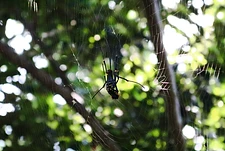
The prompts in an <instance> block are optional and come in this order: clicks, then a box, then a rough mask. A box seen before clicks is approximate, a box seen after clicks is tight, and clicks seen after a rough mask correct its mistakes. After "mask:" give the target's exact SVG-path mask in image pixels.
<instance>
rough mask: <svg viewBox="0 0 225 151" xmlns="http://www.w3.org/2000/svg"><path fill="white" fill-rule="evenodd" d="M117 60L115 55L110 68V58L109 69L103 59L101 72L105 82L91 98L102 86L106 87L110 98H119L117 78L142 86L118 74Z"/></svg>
mask: <svg viewBox="0 0 225 151" xmlns="http://www.w3.org/2000/svg"><path fill="white" fill-rule="evenodd" d="M117 62H118V56H116V59H115V69H114V70H112V69H111V60H110V69H107V67H106V63H105V60H103V63H102V69H103V72H104V74H106V75H104V80H105V83H104V84H103V86H102V87H101V88H100V89H99V90H98V91H97V92H96V93H95V94H94V95H93V97H92V99H93V98H94V97H95V96H96V95H97V94H98V93H99V92H100V91H101V90H102V89H103V88H104V87H106V90H107V92H108V93H109V94H110V95H111V97H112V99H118V98H119V90H118V88H117V85H116V84H117V83H118V81H119V79H123V80H125V81H127V82H133V83H136V84H138V85H139V86H141V87H142V88H144V86H143V85H141V84H140V83H138V82H135V81H132V80H128V79H126V78H123V77H121V76H119V70H118V69H117V65H116V64H117Z"/></svg>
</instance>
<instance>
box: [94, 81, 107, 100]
mask: <svg viewBox="0 0 225 151" xmlns="http://www.w3.org/2000/svg"><path fill="white" fill-rule="evenodd" d="M105 84H106V82H105V83H104V85H103V86H102V87H101V88H100V89H99V90H98V91H97V92H96V93H95V94H94V95H93V96H92V99H94V97H95V96H96V95H97V94H98V93H99V92H100V91H101V90H102V89H103V88H104V87H105Z"/></svg>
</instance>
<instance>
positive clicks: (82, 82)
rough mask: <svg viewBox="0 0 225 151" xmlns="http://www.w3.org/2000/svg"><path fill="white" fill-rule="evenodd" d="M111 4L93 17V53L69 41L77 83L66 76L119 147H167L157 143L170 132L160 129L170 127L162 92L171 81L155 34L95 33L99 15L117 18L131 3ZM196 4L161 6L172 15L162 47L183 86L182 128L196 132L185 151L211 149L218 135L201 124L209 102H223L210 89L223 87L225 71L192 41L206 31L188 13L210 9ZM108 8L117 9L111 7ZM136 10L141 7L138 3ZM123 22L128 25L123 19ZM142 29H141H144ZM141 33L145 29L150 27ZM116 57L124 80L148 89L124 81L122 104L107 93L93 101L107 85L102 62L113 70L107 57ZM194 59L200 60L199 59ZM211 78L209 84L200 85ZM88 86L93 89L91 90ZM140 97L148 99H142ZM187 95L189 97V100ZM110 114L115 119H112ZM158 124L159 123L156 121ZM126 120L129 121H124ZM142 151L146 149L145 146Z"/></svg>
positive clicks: (117, 30)
mask: <svg viewBox="0 0 225 151" xmlns="http://www.w3.org/2000/svg"><path fill="white" fill-rule="evenodd" d="M113 2H114V1H110V2H108V8H107V7H106V6H107V5H103V4H102V5H100V7H99V10H98V11H93V12H92V13H93V14H94V15H93V17H92V18H94V21H93V22H94V23H93V31H92V37H91V39H92V40H93V39H94V41H95V42H94V43H93V42H90V41H91V40H90V39H89V45H90V47H89V48H83V46H84V45H86V44H87V43H86V42H83V43H79V44H76V41H71V45H70V50H71V54H72V56H73V63H74V66H76V67H77V68H76V70H75V73H74V74H75V77H76V78H74V76H71V75H68V77H69V79H70V80H71V81H73V82H71V84H72V85H74V88H75V92H76V93H77V94H79V95H80V96H81V97H82V98H84V99H83V101H84V100H85V102H83V103H84V105H85V107H86V108H87V109H88V110H89V111H90V112H94V113H95V115H96V117H97V118H98V119H99V120H100V121H102V123H103V125H107V126H108V127H110V128H109V131H110V132H111V133H112V137H113V138H115V139H116V140H117V142H118V143H119V144H120V145H122V146H121V147H122V148H123V149H124V150H130V149H131V148H132V149H135V148H139V143H140V141H143V140H142V139H146V138H148V137H151V138H155V139H152V140H153V143H155V144H156V145H155V146H156V148H157V145H158V147H159V148H160V147H161V148H163V147H165V142H163V141H162V140H160V139H158V137H161V138H164V135H165V134H164V133H166V131H167V128H168V127H167V126H162V127H161V130H162V131H159V130H158V129H157V126H159V125H163V124H164V125H167V122H166V120H165V119H164V118H165V116H166V115H165V107H164V101H163V99H162V98H161V97H160V91H167V90H169V89H170V88H171V86H170V85H171V83H169V82H168V81H167V77H165V76H164V75H163V73H164V71H165V65H164V64H162V63H161V62H157V58H156V56H157V55H159V54H155V53H154V46H153V44H152V42H151V39H148V38H147V37H149V36H150V35H151V34H150V33H148V32H143V33H144V34H143V35H142V37H137V38H135V39H134V40H133V41H130V39H128V38H127V37H125V38H124V37H123V34H124V33H123V32H122V31H121V30H120V29H121V28H122V29H126V30H128V31H129V30H132V29H133V28H132V26H131V25H130V26H127V27H124V26H118V25H117V26H116V25H114V24H109V23H108V22H104V25H102V27H101V28H97V27H98V22H99V17H102V16H101V14H102V13H103V14H104V13H108V11H106V10H105V9H112V10H114V11H112V12H111V13H110V14H106V16H110V15H112V16H113V14H114V13H116V11H115V9H119V8H120V9H121V8H123V7H129V6H128V5H127V3H122V2H115V3H113ZM194 2H195V1H187V2H186V1H182V2H180V3H173V4H174V5H172V4H171V5H170V6H169V5H166V0H164V1H162V4H161V3H160V4H161V7H160V12H161V13H162V14H163V13H164V14H166V13H170V15H169V16H168V15H162V20H161V22H162V23H163V25H164V31H163V32H164V33H163V34H164V41H163V42H164V46H165V49H166V52H167V54H168V61H169V62H170V64H171V65H172V66H173V69H174V71H175V72H176V78H177V79H178V80H177V82H179V84H178V90H179V96H180V103H181V106H182V110H183V111H182V113H183V114H185V115H183V116H184V120H185V121H184V123H185V125H184V128H185V126H186V128H189V129H188V130H189V131H188V132H190V131H191V130H193V129H194V132H195V134H194V135H193V136H186V135H185V137H187V141H188V142H191V145H189V146H187V147H188V148H195V150H201V149H205V150H207V149H208V148H207V147H208V146H209V144H210V141H211V138H212V136H211V135H214V134H215V132H214V131H213V130H211V129H210V128H208V127H207V126H206V125H205V124H204V123H203V122H202V121H204V120H207V118H208V114H210V108H209V107H208V104H207V102H210V101H214V102H210V103H219V102H220V101H221V100H220V101H215V100H212V99H210V98H209V94H212V91H213V90H212V88H210V86H212V87H213V86H214V85H220V74H221V73H223V71H222V69H221V66H220V65H219V63H217V60H216V58H215V57H214V58H213V59H211V55H210V53H209V52H208V48H207V47H206V46H205V47H203V48H202V45H200V43H203V42H204V40H202V39H200V40H199V41H197V40H193V39H192V37H195V38H196V39H197V38H198V37H199V36H200V32H201V31H200V30H202V29H203V27H202V26H200V25H199V24H197V23H196V22H194V21H193V20H192V19H190V18H189V17H190V15H193V14H191V13H190V12H191V11H196V14H201V13H202V14H203V15H204V13H205V10H206V9H207V8H206V6H209V5H207V4H206V2H205V5H203V6H201V7H199V6H198V8H196V7H197V6H195V3H194ZM109 3H113V4H111V5H110V4H109ZM136 5H137V6H139V5H140V3H137V4H136ZM181 6H183V7H185V9H184V10H185V11H184V12H183V11H182V9H180V7H181ZM147 7H148V6H147ZM138 11H140V13H139V16H138V17H137V18H138V19H139V20H141V21H140V24H144V25H143V26H145V25H146V24H147V21H146V19H145V18H144V17H143V16H142V15H143V14H144V9H141V10H138ZM136 12H137V11H136ZM130 13H131V14H132V13H135V11H134V12H133V11H131V12H130ZM128 14H129V13H128ZM109 18H110V17H109ZM137 18H136V19H137ZM68 20H69V19H68ZM122 20H123V19H122ZM123 21H125V19H124V20H123ZM177 22H180V23H183V25H187V26H186V27H189V28H190V29H193V31H191V30H187V29H189V28H186V29H184V28H182V27H181V26H179V24H178V25H177ZM106 26H107V27H112V29H113V32H111V33H113V34H114V35H115V37H116V40H115V41H116V43H117V44H115V41H111V40H108V39H107V38H106V35H105V34H106V33H104V31H106ZM139 26H140V27H142V26H141V25H139ZM192 27H193V28H192ZM142 29H143V30H144V29H146V27H143V28H142ZM102 32H103V33H102ZM68 34H69V32H68ZM96 36H100V39H99V40H97V39H98V38H96ZM79 38H84V39H85V40H88V37H82V36H81V35H79ZM118 43H119V44H118ZM111 45H114V46H115V45H116V46H118V45H119V49H118V48H116V49H115V50H114V49H111V47H112V46H111ZM128 45H129V46H128ZM89 50H90V51H89ZM88 51H89V52H88ZM87 53H91V55H90V56H91V59H92V60H94V62H93V61H91V60H85V57H83V56H85V55H84V54H87ZM159 53H164V52H159ZM116 55H119V56H120V59H121V60H120V61H119V63H118V64H119V70H120V75H121V76H122V77H125V78H127V79H130V80H134V81H137V82H140V83H141V84H143V85H144V86H145V88H146V89H141V88H140V87H138V86H136V85H135V84H134V83H127V82H125V81H123V80H120V81H119V82H118V84H117V86H118V88H119V90H120V99H118V100H112V99H111V97H110V95H109V94H108V93H107V92H106V90H105V89H103V90H102V91H101V92H100V93H99V94H98V95H97V96H96V98H95V99H92V96H93V94H94V93H95V92H96V91H97V90H98V89H100V88H101V87H102V85H103V84H104V78H103V72H102V68H101V64H102V61H103V60H106V62H107V67H110V66H112V67H113V65H114V64H115V63H114V59H112V64H111V65H110V61H109V60H110V59H109V58H113V57H115V56H116ZM195 55H196V56H198V57H199V56H200V57H199V58H195V57H194V56H195ZM199 60H201V61H199ZM214 62H216V63H214ZM132 70H135V71H132ZM147 74H149V75H147ZM124 75H126V76H124ZM145 76H146V77H148V79H145V78H144V77H145ZM156 77H158V78H156ZM92 78H94V79H92ZM207 78H208V81H207V80H202V79H207ZM74 81H75V82H74ZM89 85H95V86H94V87H90V86H89ZM190 87H193V89H191V90H189V88H190ZM132 89H134V91H131V90H132ZM127 91H131V92H132V93H134V94H135V95H134V96H136V97H132V100H129V97H130V95H131V94H129V93H127ZM132 95H133V94H132ZM142 95H143V96H144V95H147V96H146V97H143V96H142ZM149 95H151V98H150V99H146V98H147V97H149ZM186 95H188V96H191V97H190V98H189V97H188V98H186ZM142 97H143V98H144V99H143V100H144V101H142V100H139V98H142ZM154 99H155V101H154ZM126 100H129V101H126ZM144 102H147V103H144ZM147 105H149V106H150V107H151V108H149V107H148V106H147ZM110 114H114V115H113V116H110ZM149 114H152V115H154V118H149V117H148V115H149ZM125 118H127V119H128V120H126V119H125ZM155 119H160V120H158V121H157V120H155ZM122 120H124V121H126V122H121V121H122ZM145 121H148V122H149V123H148V124H146V123H147V122H145ZM195 121H197V122H195ZM112 129H117V130H118V131H120V132H121V133H122V135H119V134H116V133H113V130H112ZM137 131H138V132H137ZM145 133H148V134H149V136H145V137H144V135H145ZM183 133H185V131H183ZM210 137H211V138H210ZM202 138H204V139H202ZM120 141H121V142H125V141H130V142H129V143H128V144H129V145H130V146H129V145H124V146H123V144H122V143H120ZM205 144H206V145H205ZM204 145H205V146H204ZM143 149H145V148H144V147H143ZM164 149H165V148H164Z"/></svg>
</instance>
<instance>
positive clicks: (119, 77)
mask: <svg viewBox="0 0 225 151" xmlns="http://www.w3.org/2000/svg"><path fill="white" fill-rule="evenodd" d="M117 76H118V79H123V80H125V81H127V82H132V83H136V84H138V85H140V86H141V87H142V88H145V87H144V86H143V85H142V84H140V83H138V82H136V81H132V80H128V79H126V78H124V77H121V76H119V75H117Z"/></svg>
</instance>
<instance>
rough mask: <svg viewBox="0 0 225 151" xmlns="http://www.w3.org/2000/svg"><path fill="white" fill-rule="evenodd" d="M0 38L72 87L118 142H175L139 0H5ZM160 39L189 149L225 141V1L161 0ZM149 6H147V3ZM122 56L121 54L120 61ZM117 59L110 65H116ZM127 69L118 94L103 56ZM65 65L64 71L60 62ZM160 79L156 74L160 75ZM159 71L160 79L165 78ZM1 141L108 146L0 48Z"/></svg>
mask: <svg viewBox="0 0 225 151" xmlns="http://www.w3.org/2000/svg"><path fill="white" fill-rule="evenodd" d="M0 6H1V9H0V40H1V43H4V44H8V45H9V46H10V47H12V48H14V49H15V52H16V53H17V54H19V55H23V56H25V57H26V58H27V60H29V61H31V62H33V63H34V64H35V66H36V67H37V68H38V69H41V70H44V71H46V72H47V73H48V74H49V75H51V76H52V77H53V78H54V80H55V82H56V83H57V84H59V85H64V86H70V87H71V88H73V89H74V91H75V93H76V99H77V100H78V101H79V102H80V103H81V104H83V105H84V106H85V108H86V109H87V110H88V111H90V112H92V113H93V114H94V115H95V116H96V117H97V119H98V120H99V121H100V123H101V125H102V126H103V127H104V128H105V129H106V130H107V131H108V132H110V136H111V137H112V138H113V139H114V140H115V141H116V143H118V144H119V146H120V147H121V150H126V151H131V150H132V151H141V150H146V151H148V150H154V151H162V150H168V151H169V150H171V148H170V146H169V145H168V144H169V143H168V142H170V137H169V135H168V122H167V114H166V113H165V104H166V103H165V102H164V99H163V95H162V94H161V91H166V90H168V89H169V88H170V87H169V84H167V85H166V86H165V87H163V85H162V83H161V82H162V81H163V79H164V78H165V77H163V76H162V77H160V75H158V71H159V70H164V66H163V65H160V64H159V63H158V61H157V57H156V55H157V54H155V53H154V46H153V43H152V41H151V33H150V31H149V29H148V27H147V19H146V16H145V9H144V6H143V3H142V1H137V0H136V1H135V0H134V1H128V0H124V1H120V0H91V1H88V0H83V1H80V0H64V1H60V0H54V1H46V0H38V1H35V0H25V1H24V0H10V1H9V0H8V1H0ZM159 6H160V10H159V12H160V15H161V22H162V24H163V27H164V31H163V34H164V36H163V43H164V46H165V49H166V52H167V54H168V56H167V58H168V61H169V62H170V64H171V65H172V66H173V69H174V73H175V76H176V84H177V87H178V92H179V98H180V104H181V106H180V110H181V113H182V119H183V129H182V132H183V136H184V137H185V139H186V149H187V150H195V151H200V150H221V151H222V150H224V148H225V139H224V135H225V119H224V117H225V106H224V102H225V76H224V69H225V68H224V59H225V53H224V45H225V36H224V34H225V32H224V29H225V22H224V20H225V2H224V1H223V0H172V1H167V0H161V1H159ZM145 7H146V6H145ZM115 56H118V61H117V62H115ZM110 58H111V65H110ZM103 60H105V62H106V65H107V68H108V69H112V70H114V67H115V65H118V69H119V73H120V76H121V77H124V78H126V79H129V80H133V81H136V82H138V83H140V84H142V85H144V87H145V88H142V87H140V86H139V85H137V84H135V83H131V82H126V81H125V80H122V79H120V80H119V82H118V83H117V87H118V89H119V95H120V96H119V99H117V100H113V99H112V98H111V96H110V95H109V94H108V93H107V91H106V90H105V88H104V89H102V90H101V91H100V92H99V93H98V94H97V95H96V96H95V97H94V99H92V97H93V95H94V94H95V93H96V92H97V91H98V90H99V89H100V88H101V87H102V86H103V85H104V83H105V80H104V75H105V74H104V72H103V69H102V61H103ZM59 69H60V70H59ZM157 75H158V76H159V77H160V78H159V79H158V80H157V79H156V76H157ZM160 79H162V81H161V80H160ZM0 121H1V122H0V128H1V129H0V150H4V151H12V150H17V151H19V150H23V151H24V150H34V151H35V150H36V151H40V150H55V151H59V150H66V151H78V150H79V151H80V150H96V151H99V150H104V148H103V147H102V146H101V145H99V144H98V142H96V140H95V137H92V136H93V135H92V129H91V127H90V126H89V125H88V124H87V123H86V122H85V120H84V119H83V117H82V116H81V115H80V114H78V113H76V112H74V111H73V110H72V109H71V107H69V106H68V105H66V101H65V100H64V99H63V98H62V97H61V96H60V95H59V94H54V93H52V92H51V91H49V90H47V88H45V87H44V86H43V85H41V84H40V83H39V82H38V81H36V80H34V78H33V77H32V76H31V75H30V74H29V73H27V71H26V70H25V69H24V68H21V67H18V66H17V65H16V64H12V63H10V62H9V61H8V60H7V59H6V58H4V57H3V56H2V55H0Z"/></svg>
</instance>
